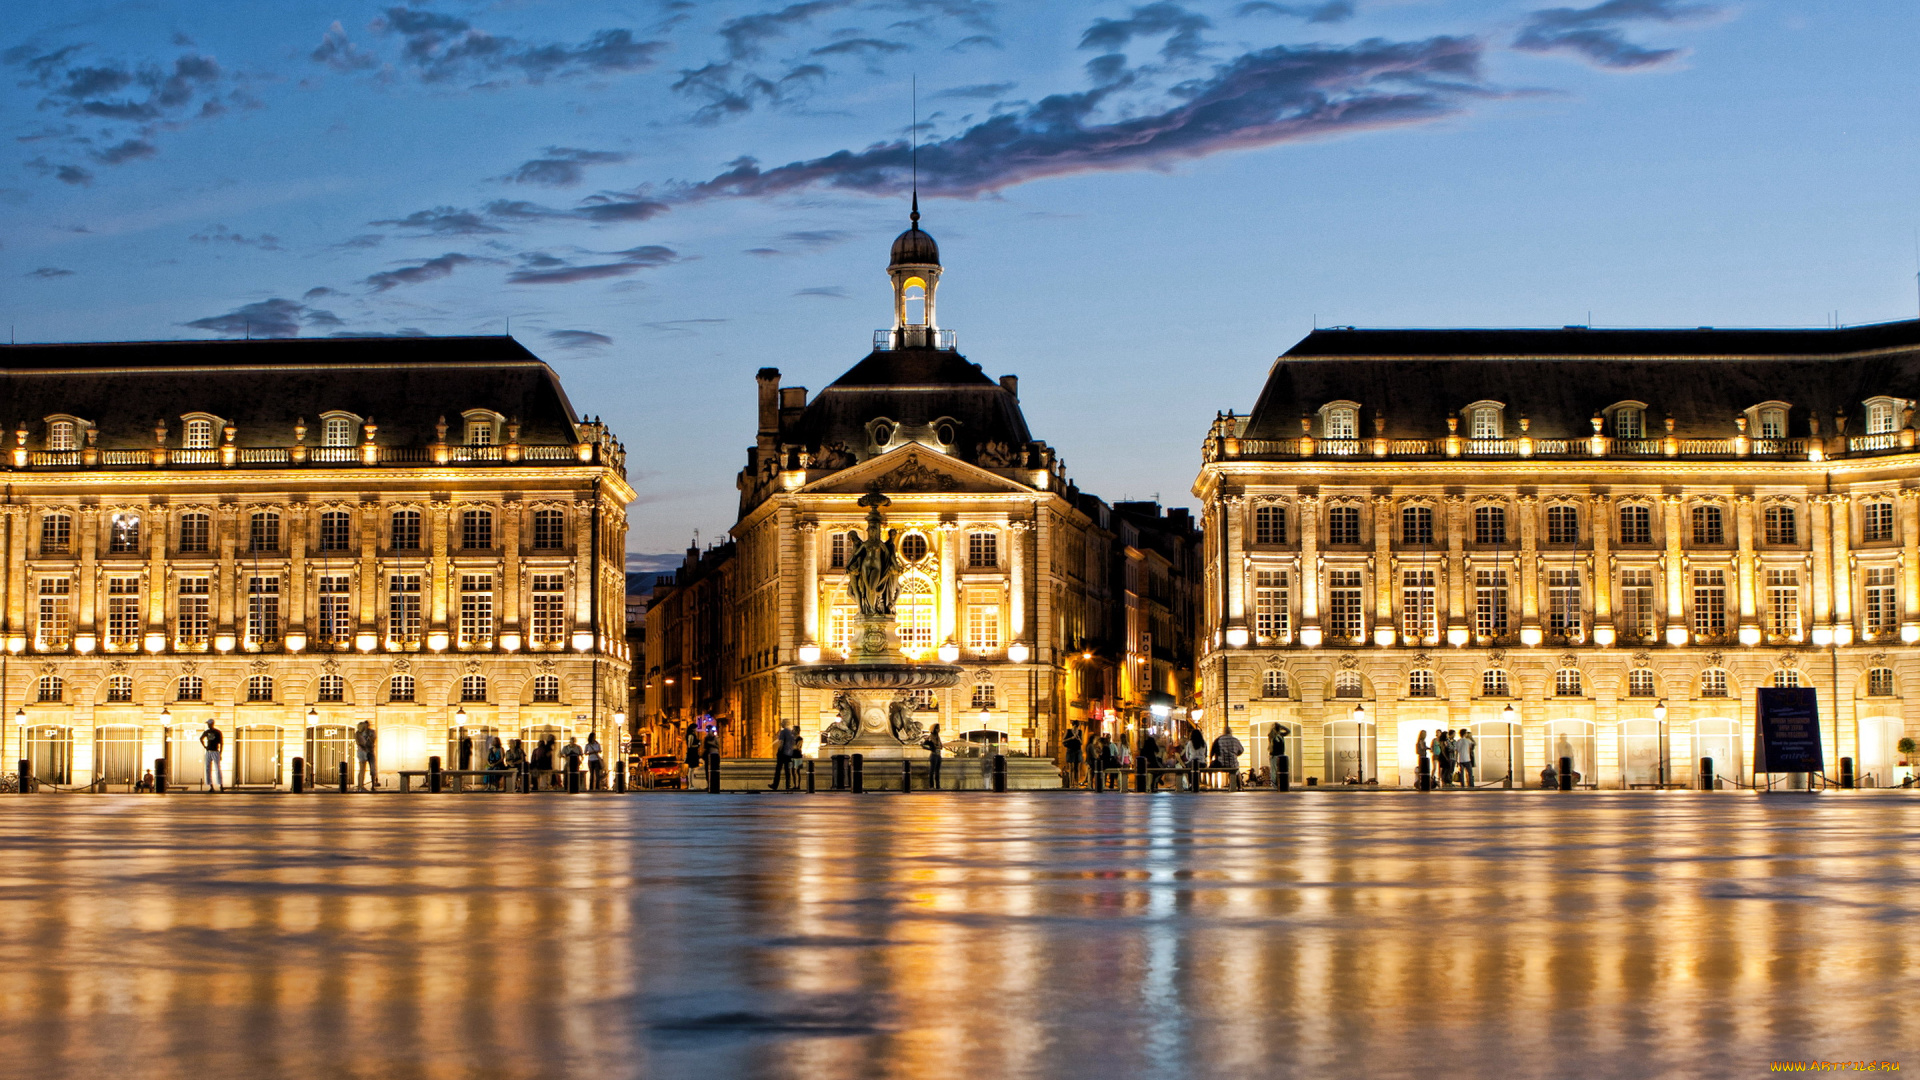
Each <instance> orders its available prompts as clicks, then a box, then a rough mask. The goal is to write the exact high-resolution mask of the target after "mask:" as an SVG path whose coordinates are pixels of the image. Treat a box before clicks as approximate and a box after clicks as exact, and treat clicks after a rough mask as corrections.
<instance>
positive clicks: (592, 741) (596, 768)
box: [587, 731, 607, 791]
mask: <svg viewBox="0 0 1920 1080" xmlns="http://www.w3.org/2000/svg"><path fill="white" fill-rule="evenodd" d="M606 777H607V762H606V758H605V757H604V756H603V755H602V754H601V752H600V733H599V732H597V731H589V732H587V790H588V791H599V790H600V785H601V784H602V783H603V782H605V780H606Z"/></svg>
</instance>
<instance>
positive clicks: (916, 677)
mask: <svg viewBox="0 0 1920 1080" xmlns="http://www.w3.org/2000/svg"><path fill="white" fill-rule="evenodd" d="M962 671H963V669H962V668H961V667H959V666H958V665H956V664H906V663H886V662H882V663H873V664H803V665H800V666H798V667H795V668H794V669H793V681H794V682H796V683H799V684H800V685H801V686H805V687H808V688H810V689H815V690H937V689H940V688H942V687H947V686H952V685H954V684H955V683H958V682H959V681H960V675H961V673H962Z"/></svg>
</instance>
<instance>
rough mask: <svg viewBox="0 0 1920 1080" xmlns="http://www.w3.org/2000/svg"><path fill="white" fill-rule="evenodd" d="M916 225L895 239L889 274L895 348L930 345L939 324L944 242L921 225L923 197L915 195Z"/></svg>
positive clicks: (913, 224)
mask: <svg viewBox="0 0 1920 1080" xmlns="http://www.w3.org/2000/svg"><path fill="white" fill-rule="evenodd" d="M908 219H909V220H910V221H911V222H912V225H911V226H910V227H909V228H908V229H907V231H906V232H903V233H901V234H900V235H899V236H897V237H895V238H894V241H893V257H892V258H891V259H890V260H888V262H887V277H889V278H891V279H892V280H893V337H894V341H893V347H894V348H896V349H912V348H926V347H930V346H932V345H933V344H934V342H935V335H936V332H937V331H938V329H939V325H940V324H939V323H938V322H936V321H935V319H934V306H933V302H934V293H935V291H936V290H938V289H939V288H940V245H939V244H936V243H934V240H933V237H932V236H931V235H930V234H928V233H927V232H925V231H924V230H922V229H921V228H920V196H919V194H918V193H915V195H914V197H913V212H912V213H911V214H909V215H908Z"/></svg>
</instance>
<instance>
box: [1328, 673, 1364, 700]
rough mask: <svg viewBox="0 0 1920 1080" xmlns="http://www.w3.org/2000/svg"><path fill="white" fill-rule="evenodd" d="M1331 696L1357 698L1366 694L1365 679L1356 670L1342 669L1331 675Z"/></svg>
mask: <svg viewBox="0 0 1920 1080" xmlns="http://www.w3.org/2000/svg"><path fill="white" fill-rule="evenodd" d="M1333 696H1334V697H1337V698H1357V697H1365V696H1367V684H1366V681H1365V680H1363V679H1361V678H1360V673H1359V672H1357V671H1342V672H1340V673H1339V674H1338V675H1335V676H1334V677H1333Z"/></svg>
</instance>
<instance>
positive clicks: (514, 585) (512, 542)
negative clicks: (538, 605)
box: [497, 499, 626, 644]
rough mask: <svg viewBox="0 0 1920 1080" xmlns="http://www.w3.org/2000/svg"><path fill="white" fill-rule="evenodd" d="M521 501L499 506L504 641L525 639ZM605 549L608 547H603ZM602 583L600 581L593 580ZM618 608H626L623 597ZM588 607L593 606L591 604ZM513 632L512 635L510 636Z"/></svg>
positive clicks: (502, 635)
mask: <svg viewBox="0 0 1920 1080" xmlns="http://www.w3.org/2000/svg"><path fill="white" fill-rule="evenodd" d="M520 509H521V507H520V503H519V501H518V500H517V499H516V500H513V501H511V502H506V503H503V504H502V505H501V507H500V535H499V537H498V538H497V539H498V540H499V541H500V556H501V557H500V638H501V643H502V644H507V643H508V642H509V641H512V642H516V643H517V642H520V641H522V640H524V638H523V636H522V634H521V632H520V522H521V519H522V518H523V517H524V515H522V514H521V512H520ZM602 550H605V549H604V548H603V549H602ZM594 587H595V588H598V587H599V582H595V583H594ZM619 608H620V610H621V611H625V610H626V601H625V600H624V599H623V600H622V601H621V602H620V604H619ZM588 610H592V609H591V607H589V609H588ZM509 635H511V637H509Z"/></svg>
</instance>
